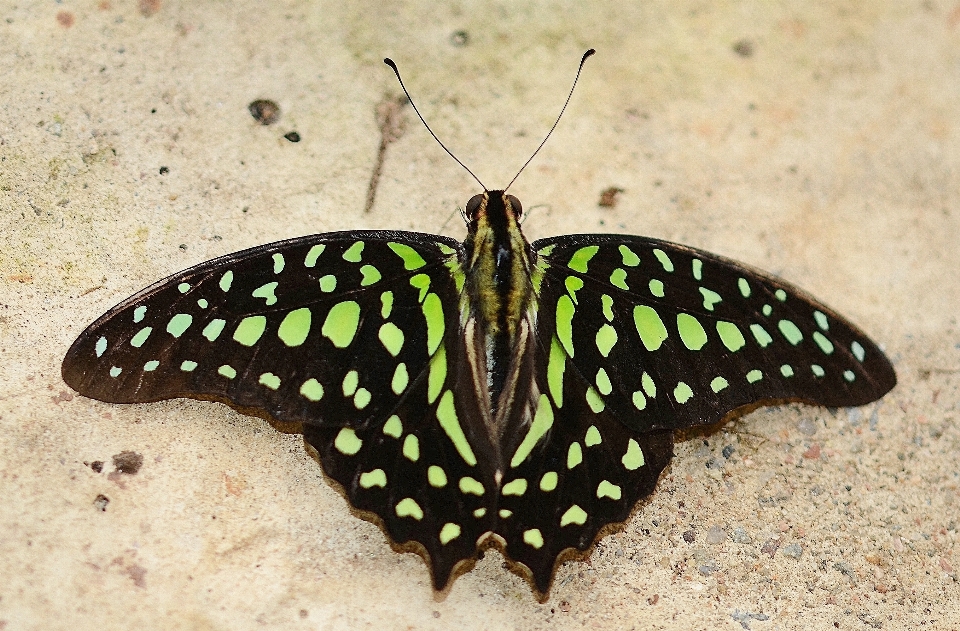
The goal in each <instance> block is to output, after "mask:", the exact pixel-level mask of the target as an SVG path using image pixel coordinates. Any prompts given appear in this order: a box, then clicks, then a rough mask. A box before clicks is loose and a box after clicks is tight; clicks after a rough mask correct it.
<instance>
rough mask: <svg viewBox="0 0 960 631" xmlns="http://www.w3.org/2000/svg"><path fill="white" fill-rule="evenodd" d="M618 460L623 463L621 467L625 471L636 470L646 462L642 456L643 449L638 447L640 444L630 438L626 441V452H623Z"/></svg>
mask: <svg viewBox="0 0 960 631" xmlns="http://www.w3.org/2000/svg"><path fill="white" fill-rule="evenodd" d="M620 462H622V463H623V468H624V469H626V470H627V471H636V470H637V469H639V468H640V467H642V466H643V465H644V464H646V461H645V460H644V458H643V450H642V449H640V445H639V443H637V441H636V440H634V439H632V438H631V439H630V440H629V441H628V442H627V453H625V454H623V458H621V459H620Z"/></svg>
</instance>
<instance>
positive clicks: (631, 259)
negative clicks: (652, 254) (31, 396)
mask: <svg viewBox="0 0 960 631" xmlns="http://www.w3.org/2000/svg"><path fill="white" fill-rule="evenodd" d="M619 249H620V257H621V258H622V259H623V264H624V265H626V266H627V267H636V266H637V265H640V257H639V256H637V253H636V252H634V251H633V250H631V249H630V248H628V247H627V246H625V245H621V246H620V248H619Z"/></svg>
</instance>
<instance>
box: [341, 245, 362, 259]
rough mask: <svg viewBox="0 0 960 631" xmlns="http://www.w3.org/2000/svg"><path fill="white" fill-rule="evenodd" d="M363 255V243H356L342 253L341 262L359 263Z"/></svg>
mask: <svg viewBox="0 0 960 631" xmlns="http://www.w3.org/2000/svg"><path fill="white" fill-rule="evenodd" d="M362 254H363V241H357V242H356V243H354V244H353V245H351V246H350V247H349V248H347V249H346V251H344V253H343V260H344V261H347V262H349V263H359V262H360V257H361V255H362Z"/></svg>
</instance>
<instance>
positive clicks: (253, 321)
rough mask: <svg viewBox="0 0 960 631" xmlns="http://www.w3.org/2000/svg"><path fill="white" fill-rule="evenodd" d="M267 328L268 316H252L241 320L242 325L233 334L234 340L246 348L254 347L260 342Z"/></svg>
mask: <svg viewBox="0 0 960 631" xmlns="http://www.w3.org/2000/svg"><path fill="white" fill-rule="evenodd" d="M266 328H267V318H266V316H250V317H247V318H244V319H243V320H240V324H238V325H237V329H236V330H235V331H234V332H233V339H234V340H236V341H237V342H238V343H240V344H243V345H244V346H253V345H254V344H256V343H257V341H259V340H260V336H261V335H263V331H264V330H265V329H266Z"/></svg>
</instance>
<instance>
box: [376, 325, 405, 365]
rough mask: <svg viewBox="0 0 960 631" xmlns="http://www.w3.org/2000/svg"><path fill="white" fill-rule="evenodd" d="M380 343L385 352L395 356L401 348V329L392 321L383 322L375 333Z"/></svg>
mask: <svg viewBox="0 0 960 631" xmlns="http://www.w3.org/2000/svg"><path fill="white" fill-rule="evenodd" d="M377 337H379V338H380V343H381V344H383V347H384V348H385V349H387V352H388V353H390V354H391V355H393V356H394V357H396V356H397V355H399V354H400V350H401V349H402V348H403V331H401V330H400V327H398V326H397V325H396V324H394V323H393V322H384V323H383V324H382V325H381V326H380V331H379V332H378V333H377Z"/></svg>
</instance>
